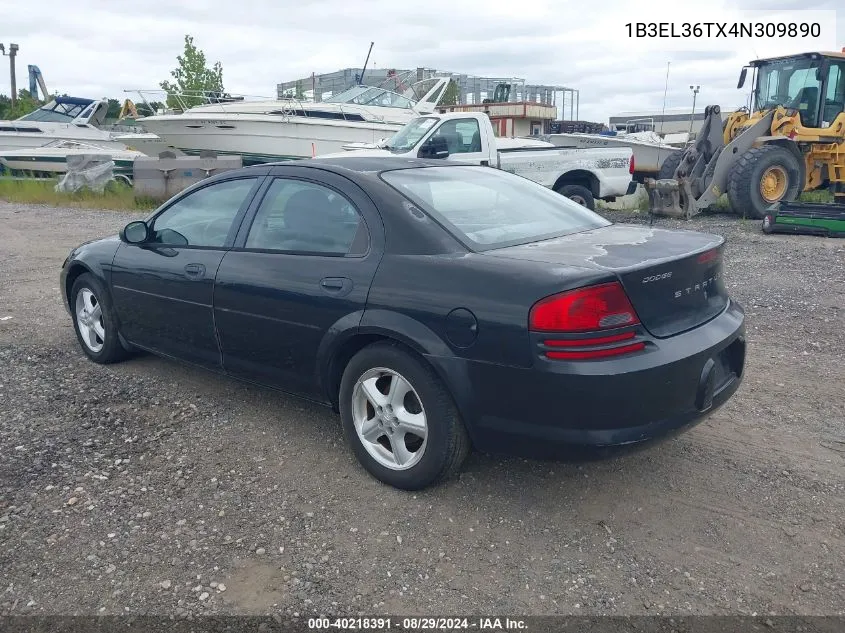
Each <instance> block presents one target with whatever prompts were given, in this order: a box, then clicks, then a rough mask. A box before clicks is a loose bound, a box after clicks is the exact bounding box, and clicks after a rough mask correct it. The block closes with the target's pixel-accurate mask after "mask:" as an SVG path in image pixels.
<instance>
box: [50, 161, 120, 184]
mask: <svg viewBox="0 0 845 633" xmlns="http://www.w3.org/2000/svg"><path fill="white" fill-rule="evenodd" d="M113 179H114V161H113V160H112V158H111V156H109V155H108V154H76V155H69V156H68V157H67V172H66V173H65V175H64V176H62V178H61V180H59V182H58V183H57V184H56V187H55V189H56V191H60V192H64V193H73V192H75V191H79V190H81V189H90V190H91V191H95V192H97V193H103V191H104V190H105V188H106V184H108V182H109V181H110V180H113Z"/></svg>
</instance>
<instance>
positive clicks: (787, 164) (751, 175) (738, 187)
mask: <svg viewBox="0 0 845 633" xmlns="http://www.w3.org/2000/svg"><path fill="white" fill-rule="evenodd" d="M801 188H802V187H801V165H800V163H799V162H798V159H797V158H796V157H795V155H794V154H792V152H790V151H789V150H788V149H786V148H784V147H779V146H778V145H763V146H761V147H752V148H751V149H750V150H748V151H747V152H745V154H743V155H742V156H741V157H740V158H739V160H738V161H737V163H736V165H735V166H734V167H733V169H732V170H731V175H730V178H729V179H728V201H729V202H730V204H731V210H732V211H733V212H734V213H735V214H737V215H741V216H742V217H750V218H754V219H755V220H762V219H763V218H764V217H765V215H766V213H767V212H768V211H769V210H770V208H771V206H772V205H773V204H776V203H778V202H782V201H784V202H791V201H793V200H795V199H796V198H797V197H798V194H800V193H801Z"/></svg>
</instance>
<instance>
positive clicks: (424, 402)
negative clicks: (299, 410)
mask: <svg viewBox="0 0 845 633" xmlns="http://www.w3.org/2000/svg"><path fill="white" fill-rule="evenodd" d="M339 396H340V416H341V420H342V422H343V430H344V434H345V436H346V439H347V441H348V442H349V444H350V445H351V446H352V450H353V451H354V453H355V456H356V457H357V458H358V461H359V462H360V463H361V465H362V466H363V467H364V468H365V469H366V470H367V471H368V472H369V473H370V474H371V475H373V476H374V477H375V478H376V479H379V480H380V481H382V482H384V483H386V484H389V485H391V486H394V487H396V488H401V489H404V490H419V489H422V488H425V487H427V486H430V485H432V484H435V483H437V482H439V481H441V480H443V479H446V478H448V477H449V476H451V475H453V474H454V473H456V472H457V471H458V469H459V468H460V466H461V464H462V463H463V461H464V459H465V458H466V456H467V454H468V453H469V447H470V444H469V437H468V436H467V433H466V429H465V428H464V425H463V422H462V421H461V419H460V415H459V414H458V411H457V408H456V407H455V404H454V403H453V402H452V398H451V396H450V395H449V393H448V391H447V390H446V388H445V386H444V385H443V383H442V382H441V381H440V379H439V378H438V377H437V375H436V374H435V373H434V371H433V370H432V369H431V367H429V366H428V365H426V364H425V363H424V362H423V361H421V360H420V359H418V358H417V357H416V356H415V355H413V354H411V353H410V352H408V351H406V350H405V349H404V348H403V347H401V346H399V345H397V344H393V343H376V344H373V345H370V346H368V347H365V348H364V349H363V350H361V351H360V352H358V354H356V355H355V356H354V357H353V358H352V360H350V361H349V364H348V365H347V366H346V369H345V371H344V372H343V378H342V379H341V384H340V394H339Z"/></svg>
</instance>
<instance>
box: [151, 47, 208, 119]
mask: <svg viewBox="0 0 845 633" xmlns="http://www.w3.org/2000/svg"><path fill="white" fill-rule="evenodd" d="M176 61H177V62H178V64H179V65H178V67H176V68H175V69H174V70H173V71H171V73H170V74H171V76H172V77H173V79H174V81H173V82H170V81H162V82H161V84H160V85H161V87H162V89H163V90H166V91H167V92H168V93H171V94H168V97H167V105H168V107H171V108H179V107H181V106H182V105H185V106H188V107H191V106H195V105H200V104H202V103H205V102H206V99H205V98H204V96H208V97H222V96H224V95H223V66H222V65H221V64H220V62H215V64H214V66H212V67H211V68H209V67H208V66H207V62H206V59H205V53H204V52H203V51H201V50H200V49H199V48H197V47H196V46H194V38H193V37H191V36H190V35H186V36H185V50H184V51H183V53H182V55H179V56H177V57H176Z"/></svg>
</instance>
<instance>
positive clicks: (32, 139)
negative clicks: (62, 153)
mask: <svg viewBox="0 0 845 633" xmlns="http://www.w3.org/2000/svg"><path fill="white" fill-rule="evenodd" d="M0 123H4V122H0ZM5 123H14V122H5ZM5 123H4V124H3V125H0V127H6V125H5ZM9 127H12V126H11V125H9ZM18 127H23V126H18ZM41 128H43V131H42V132H6V131H3V130H2V129H0V151H5V150H17V149H35V148H37V147H43V146H44V145H46V144H47V143H52V142H53V141H81V142H84V143H96V144H97V145H99V146H100V147H103V148H106V149H111V150H125V149H126V145H124V144H123V143H121V142H120V141H116V140H114V138H113V137H112V136H111V134H109V133H108V132H105V131H104V130H99V129H97V128H81V127H77V126H74V125H64V124H57V123H52V124H50V125H49V127H48V125H46V124H41V125H39V129H41Z"/></svg>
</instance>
